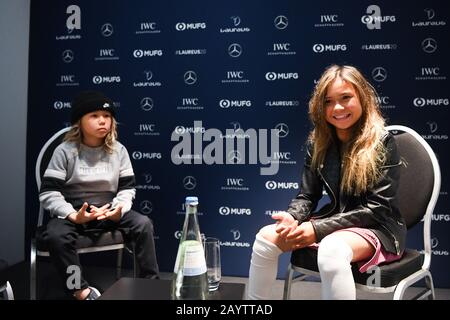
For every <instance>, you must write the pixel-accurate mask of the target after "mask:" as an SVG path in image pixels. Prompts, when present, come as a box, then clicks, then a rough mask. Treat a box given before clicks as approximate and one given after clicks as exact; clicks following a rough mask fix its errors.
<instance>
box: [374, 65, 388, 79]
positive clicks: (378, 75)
mask: <svg viewBox="0 0 450 320" xmlns="http://www.w3.org/2000/svg"><path fill="white" fill-rule="evenodd" d="M372 78H373V80H375V81H377V82H382V81H384V80H386V78H387V71H386V69H385V68H383V67H376V68H374V69H373V70H372Z"/></svg>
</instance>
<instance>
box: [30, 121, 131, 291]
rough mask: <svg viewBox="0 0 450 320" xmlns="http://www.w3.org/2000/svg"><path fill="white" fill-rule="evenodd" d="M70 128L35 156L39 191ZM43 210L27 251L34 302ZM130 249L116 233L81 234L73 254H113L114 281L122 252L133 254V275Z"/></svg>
mask: <svg viewBox="0 0 450 320" xmlns="http://www.w3.org/2000/svg"><path fill="white" fill-rule="evenodd" d="M69 130H70V127H68V128H64V129H61V130H59V131H58V132H57V133H55V134H54V135H53V136H52V137H51V138H50V139H49V140H48V141H47V142H46V143H45V144H44V146H43V147H42V149H41V151H40V153H39V156H38V158H37V161H36V169H35V175H36V184H37V188H38V190H39V189H40V187H41V179H42V176H43V175H44V173H45V170H46V169H47V166H48V163H49V162H50V159H51V157H52V155H53V152H54V150H55V149H56V147H57V146H58V145H59V144H60V143H61V142H62V140H63V138H64V135H65V134H66V133H67V131H69ZM44 213H45V212H44V209H43V208H42V205H40V206H39V216H38V222H37V229H36V233H35V235H34V237H33V238H32V239H31V250H30V299H31V300H35V299H36V261H37V257H38V256H44V257H48V256H49V252H48V249H47V248H46V245H45V243H44V242H43V241H42V240H41V239H40V236H41V234H42V232H43V231H44V230H45V225H44ZM130 246H131V248H129V247H127V246H126V244H125V241H124V238H123V236H122V233H121V232H120V231H119V230H114V231H105V232H100V233H95V234H83V235H80V236H79V238H78V240H77V244H76V247H77V252H78V253H79V254H83V253H91V252H100V251H110V250H117V251H118V252H117V267H116V276H117V279H119V278H120V276H121V270H122V255H123V249H124V248H125V249H127V250H128V251H130V252H131V253H132V254H133V262H134V263H133V265H134V277H136V275H137V270H136V268H137V262H136V257H135V255H134V250H133V248H132V247H133V244H130Z"/></svg>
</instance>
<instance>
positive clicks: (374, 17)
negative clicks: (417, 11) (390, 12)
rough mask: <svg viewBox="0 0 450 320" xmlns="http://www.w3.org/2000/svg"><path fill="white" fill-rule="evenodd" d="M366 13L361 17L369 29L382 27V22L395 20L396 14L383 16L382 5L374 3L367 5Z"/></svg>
mask: <svg viewBox="0 0 450 320" xmlns="http://www.w3.org/2000/svg"><path fill="white" fill-rule="evenodd" d="M366 13H367V14H366V15H364V16H362V17H361V22H362V23H364V24H365V25H366V27H367V29H369V30H374V29H381V23H382V22H395V16H382V15H381V9H380V7H379V6H377V5H374V4H373V5H370V6H368V7H367V10H366Z"/></svg>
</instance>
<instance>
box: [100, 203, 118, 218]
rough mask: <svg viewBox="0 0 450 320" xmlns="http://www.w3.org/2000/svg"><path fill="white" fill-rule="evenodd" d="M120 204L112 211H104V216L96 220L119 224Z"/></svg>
mask: <svg viewBox="0 0 450 320" xmlns="http://www.w3.org/2000/svg"><path fill="white" fill-rule="evenodd" d="M102 208H103V207H102ZM122 208H123V205H122V204H118V205H117V207H115V208H114V209H112V210H108V211H106V212H105V213H104V214H102V215H100V216H98V217H97V220H105V219H108V220H112V221H114V222H119V220H120V218H121V217H122Z"/></svg>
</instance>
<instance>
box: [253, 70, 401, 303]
mask: <svg viewBox="0 0 450 320" xmlns="http://www.w3.org/2000/svg"><path fill="white" fill-rule="evenodd" d="M309 116H310V119H311V121H312V123H313V125H314V129H313V130H312V131H311V132H310V135H309V139H308V143H307V152H306V156H305V162H304V169H303V175H302V181H301V189H300V192H299V194H298V195H297V196H296V197H295V198H294V199H293V200H292V201H291V203H290V205H289V207H288V210H287V212H282V213H280V214H274V215H273V216H272V218H273V219H275V220H276V223H275V224H272V225H268V226H265V227H263V228H262V229H261V230H260V231H259V233H258V234H257V235H256V239H255V242H254V245H253V252H252V258H251V263H250V272H249V290H248V297H249V298H250V299H269V298H270V288H271V285H272V283H273V281H274V280H275V277H276V272H277V262H278V256H279V255H280V254H281V253H282V252H286V251H291V250H296V249H300V248H304V247H308V246H311V247H318V259H317V263H318V267H319V272H320V277H321V282H322V298H323V299H355V298H356V290H355V283H354V280H353V275H352V271H351V266H350V263H351V262H360V264H359V266H360V269H359V271H360V272H365V271H366V270H367V269H368V268H369V267H371V266H375V265H378V264H380V263H382V262H388V261H394V260H397V259H399V258H400V257H401V254H402V252H403V250H404V245H405V237H406V227H405V223H404V221H403V219H402V217H401V215H400V212H399V210H398V207H397V199H396V191H397V185H398V178H399V166H400V165H401V162H400V158H399V155H398V153H397V149H396V145H395V141H394V138H393V137H392V136H391V135H390V134H389V133H388V132H386V131H385V129H384V126H385V122H384V119H383V118H382V116H381V113H380V110H379V105H378V102H377V95H376V92H375V89H374V88H373V87H372V86H371V85H370V83H369V82H368V81H367V80H366V79H365V78H364V76H363V75H362V74H361V72H360V71H358V70H357V69H356V68H354V67H351V66H337V65H333V66H330V67H329V68H327V69H326V70H325V72H324V73H323V74H322V76H321V78H320V80H319V82H318V83H317V85H316V87H315V90H314V93H313V95H312V98H311V99H310V102H309ZM324 188H325V190H326V192H327V194H328V195H329V197H330V200H331V202H330V203H329V204H328V205H326V206H324V207H322V208H321V209H320V210H319V211H318V212H314V210H315V209H316V207H317V204H318V202H319V200H320V199H321V197H322V192H323V189H324Z"/></svg>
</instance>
